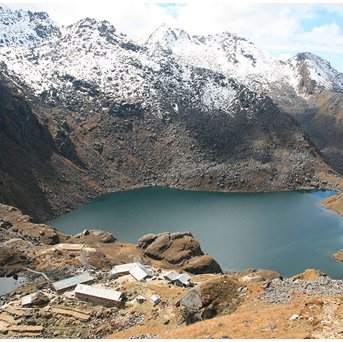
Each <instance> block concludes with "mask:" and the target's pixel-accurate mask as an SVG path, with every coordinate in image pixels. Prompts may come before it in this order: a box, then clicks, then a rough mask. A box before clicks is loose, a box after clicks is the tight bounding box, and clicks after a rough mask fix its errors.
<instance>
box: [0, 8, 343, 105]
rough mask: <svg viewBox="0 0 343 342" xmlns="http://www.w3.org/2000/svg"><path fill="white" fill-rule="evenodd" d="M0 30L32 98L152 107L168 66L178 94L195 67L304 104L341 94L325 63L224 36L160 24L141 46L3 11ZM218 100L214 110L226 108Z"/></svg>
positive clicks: (4, 56)
mask: <svg viewBox="0 0 343 342" xmlns="http://www.w3.org/2000/svg"><path fill="white" fill-rule="evenodd" d="M0 27H1V29H2V30H1V31H0V32H1V33H0V37H2V38H0V51H1V55H0V60H1V61H2V62H4V63H6V65H7V67H8V70H9V72H12V73H13V74H14V75H16V76H18V77H21V78H22V79H23V81H24V82H25V83H26V84H27V85H29V86H30V87H31V88H32V89H33V91H34V92H35V93H36V94H37V95H42V94H43V95H44V96H48V97H49V96H51V94H56V93H58V94H59V96H60V97H63V94H62V92H61V91H60V90H61V89H63V92H64V91H71V90H75V89H76V90H77V91H78V92H81V93H82V92H87V93H89V88H90V87H91V88H92V90H91V91H90V96H91V97H92V92H93V93H94V92H95V93H99V91H100V92H103V93H105V94H107V95H111V96H114V97H115V98H117V99H119V98H121V99H122V100H123V99H125V101H126V102H129V103H134V102H136V101H138V102H146V101H149V100H150V102H151V101H152V102H153V103H154V104H156V101H157V102H158V95H156V94H157V93H156V89H155V87H156V84H158V83H159V82H160V81H162V80H163V79H169V80H170V75H168V74H167V75H166V74H162V71H163V69H165V67H166V65H167V64H169V66H168V68H169V69H172V70H173V71H172V73H175V75H174V76H175V78H174V80H173V82H174V83H175V80H177V81H176V82H177V83H178V85H179V86H181V87H192V84H190V79H189V74H191V73H192V70H193V69H194V68H196V69H197V68H200V69H207V70H210V71H212V72H214V73H219V74H222V75H224V76H225V77H228V78H233V79H235V80H237V81H238V82H240V83H242V84H243V85H245V86H247V87H248V88H250V89H253V90H254V91H257V92H258V93H267V94H269V93H270V92H272V91H273V90H275V89H277V90H278V91H281V90H282V89H283V88H284V87H285V86H286V87H289V88H290V89H293V90H294V92H295V93H296V94H298V95H300V96H305V97H306V96H308V95H311V94H312V93H313V92H315V91H322V90H326V91H338V92H343V74H341V73H339V72H337V71H336V70H335V69H333V68H332V67H331V66H330V64H329V63H328V62H327V61H325V60H324V59H322V58H320V57H318V56H315V55H313V54H310V53H301V54H298V55H296V56H295V57H293V58H291V59H290V60H288V61H287V62H281V61H279V60H277V59H276V58H274V57H272V56H270V55H269V54H268V53H266V52H264V51H263V50H261V49H260V48H258V47H257V46H256V45H254V44H253V43H252V42H250V41H248V40H247V39H245V38H241V37H238V36H237V35H235V34H231V33H228V32H223V33H219V34H214V35H208V36H200V35H190V34H188V33H187V32H186V31H184V30H182V29H173V28H170V27H168V26H167V25H162V26H161V27H160V28H158V29H157V30H156V31H155V32H153V33H152V34H151V35H150V37H149V38H148V40H147V41H146V43H145V44H143V45H142V46H140V45H138V44H136V43H135V42H133V41H131V40H129V39H128V38H127V37H126V36H125V35H124V34H122V33H118V32H117V31H116V29H115V28H114V27H113V26H112V25H111V24H110V23H109V22H107V21H96V20H94V19H90V18H86V19H82V20H80V21H79V22H77V23H76V24H73V25H69V26H66V27H61V28H58V27H57V26H56V25H54V24H53V23H52V21H51V20H50V18H49V16H48V15H47V14H46V13H41V12H40V13H32V12H30V11H22V10H20V11H12V10H10V9H9V8H7V7H4V6H2V7H0ZM1 42H2V44H1ZM168 68H167V69H168ZM304 79H305V80H304ZM304 84H305V85H306V87H304ZM90 85H91V86H90ZM214 88H215V87H213V86H212V89H213V91H214V93H216V94H217V95H218V94H221V95H223V96H224V94H226V95H227V96H228V94H230V96H229V98H231V96H232V93H233V92H232V91H231V90H229V91H227V92H223V90H222V89H220V91H219V90H218V89H214ZM87 89H88V90H87ZM86 90H87V91H86ZM95 93H94V94H95ZM94 94H93V96H94ZM205 98H209V95H208V94H207V95H206V96H205ZM212 98H214V96H212ZM216 98H217V102H216V101H214V102H213V101H212V102H213V104H214V105H215V106H216V105H217V104H218V103H219V102H220V103H223V101H224V102H225V100H223V99H219V98H218V96H216ZM229 102H230V101H229ZM207 103H209V102H208V101H207ZM217 107H219V105H217Z"/></svg>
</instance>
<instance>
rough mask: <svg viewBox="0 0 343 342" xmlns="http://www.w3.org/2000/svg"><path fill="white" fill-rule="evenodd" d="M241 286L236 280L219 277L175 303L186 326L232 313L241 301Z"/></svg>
mask: <svg viewBox="0 0 343 342" xmlns="http://www.w3.org/2000/svg"><path fill="white" fill-rule="evenodd" d="M241 287H242V285H241V283H240V282H238V281H237V280H235V279H233V278H231V277H228V276H220V277H217V278H214V279H211V280H208V281H206V282H204V283H202V284H200V285H198V286H196V287H194V288H193V289H191V290H189V291H188V292H187V293H186V294H185V295H184V296H183V297H182V298H181V299H180V301H179V302H178V303H177V306H180V307H181V310H180V313H181V315H182V317H183V319H184V320H185V322H186V323H187V324H191V323H194V322H196V321H199V320H205V319H209V318H212V317H214V316H216V315H220V314H229V313H231V312H233V311H234V310H235V309H236V308H237V307H238V305H239V303H240V302H241V300H242V294H241V292H240V289H241Z"/></svg>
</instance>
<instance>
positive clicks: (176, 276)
mask: <svg viewBox="0 0 343 342" xmlns="http://www.w3.org/2000/svg"><path fill="white" fill-rule="evenodd" d="M128 274H130V275H131V276H132V277H133V278H134V279H135V280H137V281H150V280H155V279H160V280H162V279H166V280H168V281H169V282H171V283H173V284H175V285H176V286H184V287H188V286H191V282H190V279H191V277H190V276H189V275H188V274H187V273H178V272H177V271H175V270H172V271H168V272H164V273H162V274H158V275H156V272H154V271H153V270H152V269H151V268H149V266H144V265H142V264H141V263H139V262H133V263H128V264H123V265H117V266H115V267H114V268H113V269H112V270H111V271H110V278H111V279H115V278H118V277H120V276H123V275H128ZM94 281H95V279H94V277H93V276H92V275H91V274H89V273H88V272H84V273H81V274H78V275H76V276H73V277H70V278H66V279H63V280H59V281H56V282H54V283H52V284H51V287H52V289H53V290H55V291H56V292H65V291H72V290H73V292H74V294H75V297H76V298H78V299H80V300H84V301H90V302H93V303H97V304H101V305H104V306H120V305H121V304H122V303H123V300H124V299H125V298H124V294H123V293H122V292H120V291H115V290H110V289H105V288H101V287H97V286H91V285H88V284H90V283H93V282H94ZM35 296H36V294H31V295H28V296H25V297H24V298H23V299H22V305H23V306H26V305H30V304H32V303H33V302H34V301H35V300H36V298H35ZM135 300H136V302H138V303H143V302H145V301H146V300H147V298H146V297H144V296H143V295H138V296H137V297H136V298H135ZM150 300H151V302H152V303H153V304H154V305H156V304H158V303H159V302H160V301H161V298H160V297H159V296H158V295H157V294H155V295H153V296H151V298H150Z"/></svg>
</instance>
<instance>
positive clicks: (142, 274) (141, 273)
mask: <svg viewBox="0 0 343 342" xmlns="http://www.w3.org/2000/svg"><path fill="white" fill-rule="evenodd" d="M110 273H111V275H112V276H114V277H115V276H118V275H123V274H129V273H130V274H131V275H132V276H133V277H134V278H135V279H136V280H139V281H140V280H143V279H145V278H147V277H151V276H152V274H151V273H150V272H149V271H148V270H147V269H146V268H145V267H144V266H143V265H142V264H141V263H139V262H132V263H129V264H123V265H117V266H114V267H113V268H112V270H111V272H110Z"/></svg>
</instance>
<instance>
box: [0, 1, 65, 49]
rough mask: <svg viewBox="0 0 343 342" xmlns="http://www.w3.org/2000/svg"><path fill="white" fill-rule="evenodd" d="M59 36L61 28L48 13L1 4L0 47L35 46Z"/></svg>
mask: <svg viewBox="0 0 343 342" xmlns="http://www.w3.org/2000/svg"><path fill="white" fill-rule="evenodd" d="M58 36H60V30H59V28H58V27H57V26H56V25H55V24H54V23H53V22H52V20H51V19H50V18H49V15H48V14H47V13H45V12H31V11H23V10H15V11H12V10H11V9H9V8H8V7H6V6H4V5H1V6H0V48H2V47H17V46H27V47H34V46H36V45H37V44H39V43H42V42H44V41H45V40H47V39H50V38H53V37H58Z"/></svg>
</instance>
